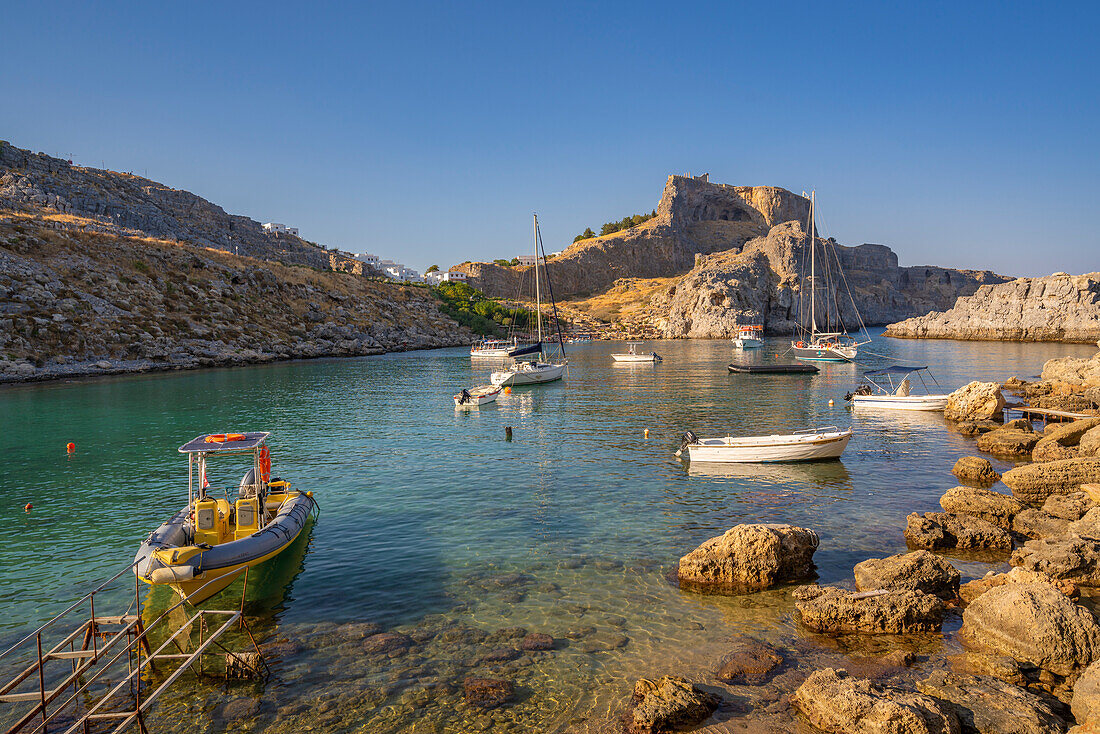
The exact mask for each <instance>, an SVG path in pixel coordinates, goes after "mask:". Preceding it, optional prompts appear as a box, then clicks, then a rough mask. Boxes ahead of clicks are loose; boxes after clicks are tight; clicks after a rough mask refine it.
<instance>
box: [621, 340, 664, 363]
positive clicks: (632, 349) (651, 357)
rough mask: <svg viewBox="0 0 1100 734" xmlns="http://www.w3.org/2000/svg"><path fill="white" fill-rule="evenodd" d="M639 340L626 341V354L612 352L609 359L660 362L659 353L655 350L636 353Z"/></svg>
mask: <svg viewBox="0 0 1100 734" xmlns="http://www.w3.org/2000/svg"><path fill="white" fill-rule="evenodd" d="M639 344H641V342H628V345H629V351H628V352H627V353H626V354H612V355H611V359H613V360H615V361H616V362H660V361H661V355H659V354H657V353H656V352H650V353H649V354H638V345H639Z"/></svg>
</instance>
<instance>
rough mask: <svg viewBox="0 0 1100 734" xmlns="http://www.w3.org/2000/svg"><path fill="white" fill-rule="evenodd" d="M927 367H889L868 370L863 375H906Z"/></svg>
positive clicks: (895, 365) (897, 365)
mask: <svg viewBox="0 0 1100 734" xmlns="http://www.w3.org/2000/svg"><path fill="white" fill-rule="evenodd" d="M926 369H928V368H927V367H902V366H901V365H900V364H894V365H890V366H889V367H883V368H882V369H881V370H868V371H867V372H864V373H863V374H865V375H872V376H873V375H908V374H909V373H910V372H919V371H921V370H926Z"/></svg>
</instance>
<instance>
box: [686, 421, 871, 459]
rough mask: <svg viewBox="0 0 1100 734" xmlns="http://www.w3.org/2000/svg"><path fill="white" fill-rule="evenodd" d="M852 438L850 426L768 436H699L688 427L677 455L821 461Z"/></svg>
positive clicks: (835, 454) (834, 454)
mask: <svg viewBox="0 0 1100 734" xmlns="http://www.w3.org/2000/svg"><path fill="white" fill-rule="evenodd" d="M851 438H852V429H851V428H849V429H847V430H844V431H841V430H839V429H838V428H837V427H836V426H826V427H824V428H812V429H808V430H805V431H795V432H794V433H780V434H775V435H772V436H741V437H733V436H726V437H725V438H699V437H698V436H696V435H695V434H694V433H692V432H691V431H688V432H687V433H685V434H684V436H683V439H682V440H681V442H680V450H679V451H677V452H676V455H677V456H681V455H682V454H683V453H684V451H687V453H688V458H690V459H691V461H693V462H694V461H705V462H718V463H733V464H765V463H771V462H779V461H821V460H824V459H837V458H840V455H841V454H843V453H844V449H845V448H847V446H848V441H849V439H851Z"/></svg>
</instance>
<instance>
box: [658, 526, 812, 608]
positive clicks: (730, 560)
mask: <svg viewBox="0 0 1100 734" xmlns="http://www.w3.org/2000/svg"><path fill="white" fill-rule="evenodd" d="M818 543H819V540H818V537H817V533H815V532H814V531H813V530H809V529H807V528H799V527H795V526H794V525H764V524H757V525H738V526H736V527H734V528H731V529H730V530H727V531H726V532H725V534H723V535H719V536H718V537H715V538H711V539H710V540H708V541H706V542H705V543H703V544H702V545H700V546H699V547H698V548H696V549H695V550H693V551H692V552H691V553H689V554H687V555H686V556H684V557H683V558H681V559H680V565H679V570H678V572H677V576H678V578H679V580H680V584H681V586H685V587H688V588H695V589H700V590H706V591H718V592H735V593H736V592H744V591H759V590H761V589H767V588H769V587H771V586H775V585H776V584H779V583H783V582H790V581H800V580H803V579H806V578H809V577H810V576H811V575H812V574H813V572H814V563H813V556H814V551H816V550H817V546H818Z"/></svg>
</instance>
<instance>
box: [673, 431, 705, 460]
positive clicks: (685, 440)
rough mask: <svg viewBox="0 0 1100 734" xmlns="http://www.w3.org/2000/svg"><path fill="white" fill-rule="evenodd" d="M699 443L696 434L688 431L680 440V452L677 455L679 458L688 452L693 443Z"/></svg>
mask: <svg viewBox="0 0 1100 734" xmlns="http://www.w3.org/2000/svg"><path fill="white" fill-rule="evenodd" d="M698 442H699V437H698V436H696V435H695V433H694V432H692V431H688V432H687V433H685V434H684V435H683V437H682V438H681V439H680V450H679V451H677V452H676V455H677V456H679V455H680V454H682V453H684V451H686V450H687V447H688V446H690V445H692V444H693V443H698Z"/></svg>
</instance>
